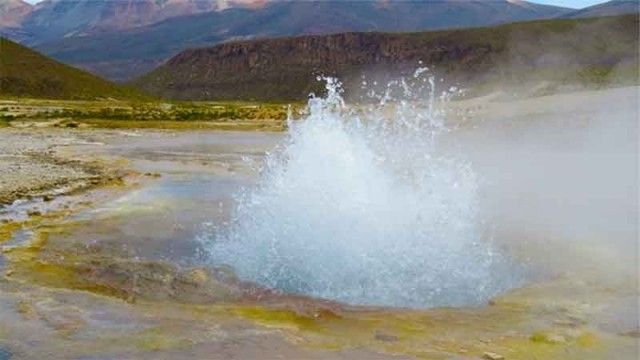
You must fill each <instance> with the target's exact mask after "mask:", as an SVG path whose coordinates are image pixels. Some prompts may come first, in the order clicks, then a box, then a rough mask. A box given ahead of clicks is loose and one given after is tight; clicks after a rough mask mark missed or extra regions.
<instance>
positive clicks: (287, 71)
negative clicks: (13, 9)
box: [136, 32, 502, 99]
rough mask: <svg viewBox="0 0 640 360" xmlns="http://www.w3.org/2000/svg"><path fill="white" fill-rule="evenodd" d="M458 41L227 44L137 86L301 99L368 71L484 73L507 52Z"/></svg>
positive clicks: (192, 95) (347, 36)
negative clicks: (324, 84) (434, 68)
mask: <svg viewBox="0 0 640 360" xmlns="http://www.w3.org/2000/svg"><path fill="white" fill-rule="evenodd" d="M460 35H461V34H460V33H459V32H443V33H432V34H420V33H417V34H384V33H344V34H334V35H327V36H303V37H296V38H283V39H273V40H264V41H246V42H236V43H227V44H222V45H218V46H215V47H212V48H205V49H194V50H186V51H184V52H182V53H180V54H178V55H177V56H175V57H174V58H172V59H171V60H169V61H168V62H167V63H166V64H165V65H164V66H162V67H161V68H160V69H158V70H156V71H154V72H152V73H150V74H149V75H147V76H145V77H143V78H141V79H140V80H138V81H137V82H136V83H137V84H138V85H139V86H140V87H141V88H143V89H145V90H147V91H150V92H152V93H158V94H162V95H164V96H168V97H174V98H182V99H210V98H212V99H215V98H256V99H301V98H304V97H306V96H307V95H308V94H309V93H310V92H317V91H319V90H320V89H321V84H319V83H318V82H317V80H316V77H317V76H318V75H321V74H322V75H334V76H339V77H341V78H343V80H346V81H350V80H354V81H355V80H356V78H358V77H359V75H360V74H361V73H362V71H364V70H368V71H369V72H376V69H384V70H385V71H386V72H394V73H398V72H403V71H413V70H415V68H416V67H418V66H419V62H422V63H424V64H432V65H435V64H437V65H438V66H439V67H440V66H441V67H442V70H443V71H445V72H447V73H450V72H452V71H454V70H462V69H463V68H468V69H474V70H477V71H482V70H485V69H486V66H483V61H485V60H487V59H488V58H490V57H491V56H492V54H495V53H498V52H500V51H501V50H502V49H501V48H500V46H501V45H500V44H498V43H495V42H494V41H491V40H487V41H482V40H480V39H478V41H474V42H473V43H469V42H464V41H459V40H460V38H459V36H460ZM480 36H482V35H480ZM487 64H488V63H487ZM459 72H460V73H461V74H462V71H459Z"/></svg>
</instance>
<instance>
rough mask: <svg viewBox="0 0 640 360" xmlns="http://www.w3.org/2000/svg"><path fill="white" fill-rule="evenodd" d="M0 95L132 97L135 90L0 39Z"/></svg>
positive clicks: (140, 96) (73, 97)
mask: <svg viewBox="0 0 640 360" xmlns="http://www.w3.org/2000/svg"><path fill="white" fill-rule="evenodd" d="M0 96H3V97H14V96H19V97H31V98H49V99H98V98H117V99H125V98H126V99H136V98H142V97H143V96H142V95H141V94H140V93H139V92H137V91H136V90H133V89H129V88H127V87H124V86H120V85H116V84H114V83H111V82H109V81H106V80H104V79H101V78H99V77H97V76H94V75H91V74H89V73H87V72H84V71H81V70H78V69H75V68H73V67H71V66H68V65H64V64H62V63H59V62H57V61H55V60H52V59H50V58H48V57H46V56H44V55H41V54H39V53H37V52H35V51H33V50H30V49H28V48H26V47H24V46H21V45H19V44H17V43H15V42H13V41H11V40H7V39H5V38H0Z"/></svg>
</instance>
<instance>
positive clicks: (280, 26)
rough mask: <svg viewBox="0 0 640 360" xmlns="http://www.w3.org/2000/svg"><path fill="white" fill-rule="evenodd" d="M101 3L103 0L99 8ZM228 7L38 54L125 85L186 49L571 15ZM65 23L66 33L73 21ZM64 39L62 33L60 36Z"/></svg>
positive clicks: (79, 37)
mask: <svg viewBox="0 0 640 360" xmlns="http://www.w3.org/2000/svg"><path fill="white" fill-rule="evenodd" d="M50 1H53V0H50ZM59 1H63V0H59ZM75 1H80V0H75ZM103 1H106V0H100V1H99V2H103ZM140 1H142V0H140ZM145 1H155V0H145ZM171 1H187V0H171ZM62 4H66V2H63V3H62ZM232 5H233V6H230V7H227V8H225V9H223V10H217V11H208V12H203V13H200V14H195V15H188V16H177V17H171V18H168V19H166V20H164V21H160V22H157V23H154V24H151V25H148V26H141V27H139V26H136V27H130V28H126V29H120V30H114V31H97V30H95V31H93V32H87V31H84V32H82V33H73V32H70V29H67V28H65V30H64V31H57V30H55V29H54V30H50V33H51V35H47V36H53V37H56V39H57V40H56V39H48V40H46V41H44V42H43V41H42V40H37V41H36V43H37V47H36V48H37V49H38V50H40V51H42V52H44V53H46V54H48V55H50V56H52V57H54V58H56V59H58V60H61V61H64V62H67V63H71V64H74V65H77V66H79V67H82V68H84V69H87V70H89V71H91V72H94V73H96V74H100V75H102V76H105V77H108V78H110V79H114V80H126V79H131V78H132V77H135V76H137V75H140V74H142V73H144V72H147V71H149V70H151V69H153V68H155V67H156V66H158V65H160V64H161V63H162V62H164V61H165V60H167V59H168V58H170V57H171V56H173V55H175V54H177V53H179V52H180V51H182V50H184V49H186V48H190V47H201V46H209V45H214V44H217V43H221V42H226V41H233V40H238V39H253V38H264V37H274V36H293V35H301V34H324V33H335V32H345V31H421V30H430V29H445V28H461V27H475V26H487V25H494V24H500V23H508V22H514V21H523V20H532V19H544V18H552V17H557V16H561V15H562V14H565V13H567V12H568V11H570V10H569V9H564V8H558V7H553V6H545V5H537V4H533V3H528V2H525V1H516V0H422V1H391V0H376V1H336V0H333V1H331V0H330V1H268V2H260V1H257V2H251V3H246V2H245V3H242V4H241V5H242V6H240V5H238V4H236V3H233V4H232ZM249 5H251V6H249ZM32 18H35V17H33V16H32ZM89 18H91V17H89ZM34 21H35V20H32V19H30V20H27V21H25V22H24V24H23V27H25V28H27V29H29V28H30V29H35V30H33V31H36V30H37V31H36V32H45V29H46V28H47V27H49V26H46V25H43V26H41V27H38V26H35V25H33V24H34ZM62 23H63V24H64V25H65V26H66V27H70V25H69V24H72V23H73V22H72V21H63V22H62ZM42 24H46V23H44V22H43V23H42ZM93 28H96V26H94V27H93ZM38 29H40V30H38ZM61 33H65V34H67V35H65V36H64V37H62V38H61V37H60V34H61ZM54 34H57V35H55V36H54Z"/></svg>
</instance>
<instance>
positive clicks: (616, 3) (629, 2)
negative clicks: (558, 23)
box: [564, 0, 640, 18]
mask: <svg viewBox="0 0 640 360" xmlns="http://www.w3.org/2000/svg"><path fill="white" fill-rule="evenodd" d="M634 13H636V14H637V13H640V0H612V1H608V2H606V3H604V4H598V5H594V6H590V7H587V8H584V9H580V10H577V11H574V12H571V13H569V14H565V15H564V17H567V18H581V17H599V16H615V15H624V14H634Z"/></svg>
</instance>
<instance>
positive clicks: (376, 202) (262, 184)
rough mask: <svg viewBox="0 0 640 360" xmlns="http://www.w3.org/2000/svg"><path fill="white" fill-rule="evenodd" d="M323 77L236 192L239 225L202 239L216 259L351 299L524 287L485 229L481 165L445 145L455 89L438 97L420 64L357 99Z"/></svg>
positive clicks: (477, 295)
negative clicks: (319, 90)
mask: <svg viewBox="0 0 640 360" xmlns="http://www.w3.org/2000/svg"><path fill="white" fill-rule="evenodd" d="M325 81H326V91H327V92H326V93H327V95H326V96H325V97H323V98H319V97H312V98H311V99H310V100H309V103H308V111H307V113H306V114H304V115H302V118H301V119H298V120H290V129H289V133H288V136H287V139H286V141H285V142H284V144H283V145H282V146H281V147H280V148H279V149H277V150H276V151H274V152H272V153H270V154H268V156H267V158H266V160H265V163H264V167H263V169H262V174H261V177H260V180H259V182H258V184H257V185H256V186H255V187H251V188H246V189H244V190H243V191H241V192H239V193H238V194H237V195H236V198H235V201H236V207H235V209H234V211H233V213H232V215H231V221H230V224H229V225H228V226H225V227H217V228H214V229H213V230H212V232H211V233H210V234H208V235H206V236H203V237H201V241H202V242H203V244H204V247H205V249H207V252H208V255H209V257H210V261H211V262H212V263H213V264H215V265H222V264H226V265H229V266H231V267H232V268H233V269H234V271H235V272H236V273H237V274H238V276H240V277H241V278H243V279H245V280H249V281H254V282H256V283H258V284H261V285H263V286H266V287H269V288H273V289H280V290H282V291H285V292H291V293H300V294H306V295H311V296H314V297H320V298H327V299H334V300H338V301H343V302H347V303H353V304H369V305H389V306H406V307H433V306H443V305H448V306H461V305H476V304H480V303H482V302H485V301H486V300H488V299H489V298H491V297H493V296H495V295H496V294H498V293H500V292H502V291H505V290H506V289H509V288H512V287H514V286H518V285H519V284H520V283H521V282H522V274H521V272H520V271H518V269H516V268H514V267H513V266H512V264H510V263H509V262H508V261H507V259H506V258H505V257H504V255H503V254H501V253H500V252H499V251H498V250H497V249H496V248H494V247H493V246H492V244H491V243H490V241H489V240H490V239H488V238H487V237H485V236H483V229H482V222H481V218H480V216H479V213H478V208H479V206H478V199H477V190H478V189H477V183H478V181H477V176H476V174H475V172H474V171H473V169H472V168H471V166H470V164H469V163H467V162H465V161H463V160H462V159H460V158H455V157H448V156H445V155H443V154H441V153H439V151H438V149H439V139H440V138H441V137H442V136H443V135H444V134H447V133H448V132H450V131H451V130H450V129H448V128H447V127H446V124H445V112H444V105H445V104H446V103H447V101H448V98H449V97H450V96H451V95H452V92H455V89H451V91H448V92H442V93H437V92H436V82H435V81H434V78H433V77H431V76H429V74H428V72H426V71H425V69H418V70H417V71H416V72H415V73H414V74H413V76H409V77H406V78H402V79H398V80H395V81H392V82H390V83H389V84H388V86H387V87H386V89H385V90H384V91H383V92H382V93H376V92H375V91H374V90H371V91H369V92H368V93H367V97H369V98H370V99H372V100H375V104H373V105H368V106H365V105H361V106H357V107H353V106H348V105H346V104H345V102H344V101H343V98H342V96H341V93H342V88H341V85H340V83H339V82H338V81H337V80H336V79H332V78H327V79H325ZM363 85H364V86H365V87H366V85H367V84H366V83H363Z"/></svg>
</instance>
